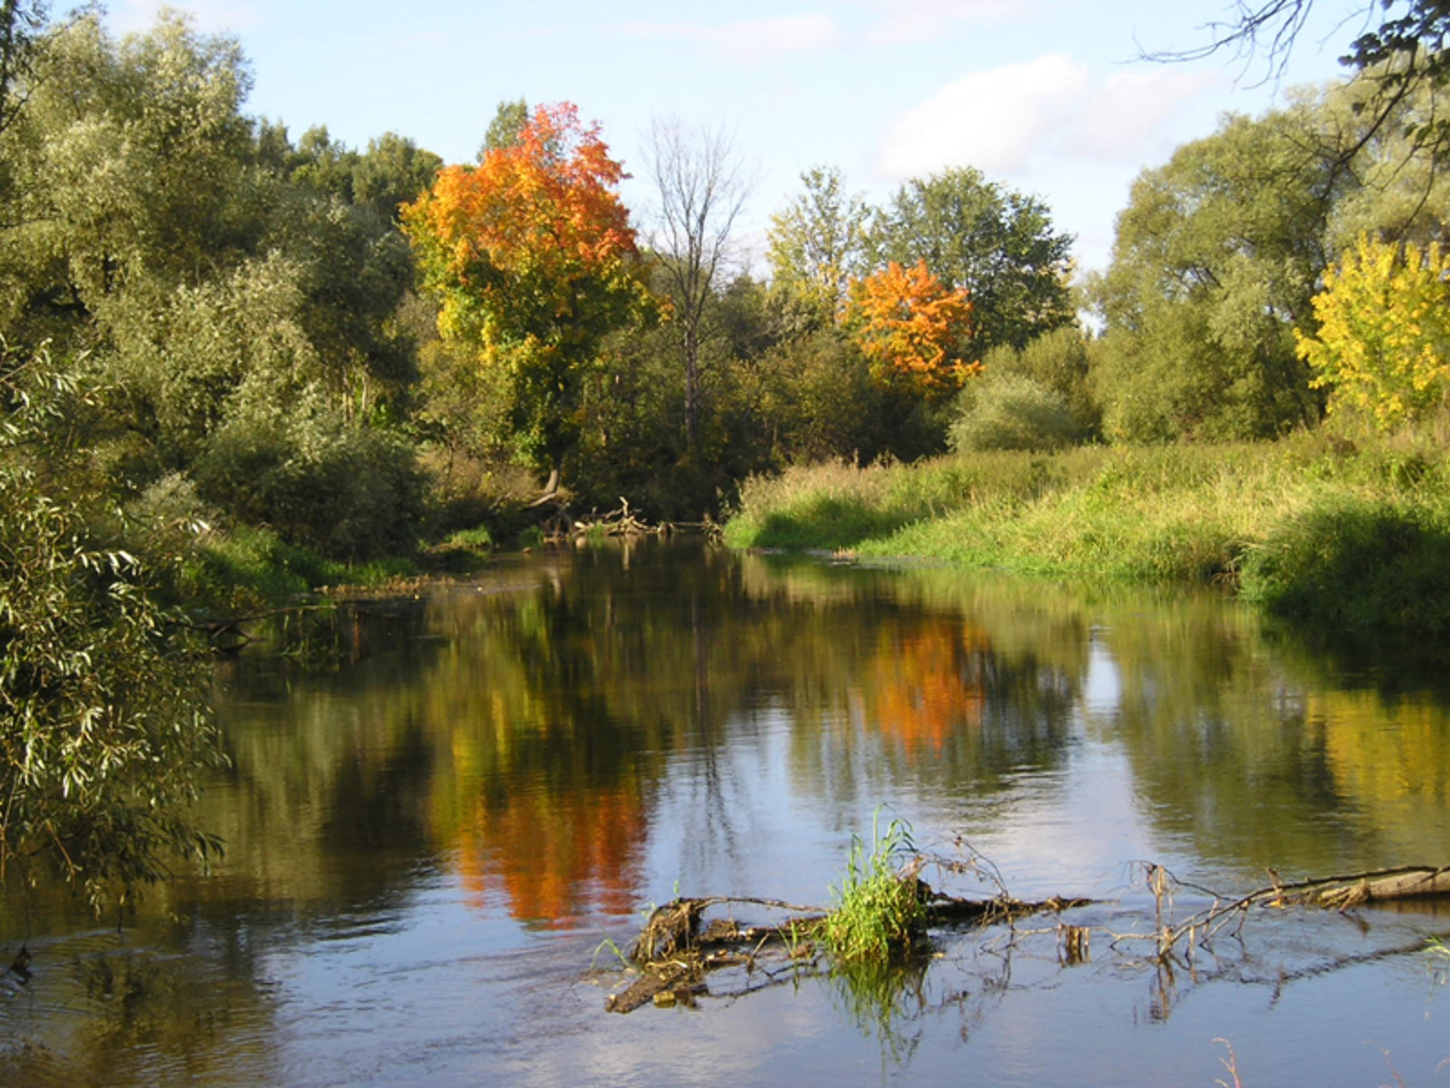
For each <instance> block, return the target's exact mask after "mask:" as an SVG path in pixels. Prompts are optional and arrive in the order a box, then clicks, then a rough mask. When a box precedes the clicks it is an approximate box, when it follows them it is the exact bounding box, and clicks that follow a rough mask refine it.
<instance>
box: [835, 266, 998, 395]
mask: <svg viewBox="0 0 1450 1088" xmlns="http://www.w3.org/2000/svg"><path fill="white" fill-rule="evenodd" d="M845 323H846V325H847V327H848V328H851V329H852V330H853V331H854V333H855V337H856V342H857V343H858V344H859V345H860V348H861V351H862V353H863V354H864V355H865V356H866V358H867V359H869V360H870V362H871V373H872V376H873V377H874V378H875V379H876V381H877V382H878V383H879V384H881V385H883V386H887V387H890V386H899V387H903V388H905V389H906V390H908V391H910V392H913V393H916V394H917V395H919V396H921V397H923V398H928V399H932V398H939V397H941V396H942V395H944V394H946V393H948V392H951V391H952V390H954V389H958V388H960V387H961V384H962V382H964V381H966V380H967V378H969V377H971V376H972V375H973V374H976V373H977V372H978V371H979V370H980V369H981V367H980V364H977V363H966V362H963V361H962V352H963V350H964V347H965V344H966V342H967V340H968V338H969V335H970V331H971V327H972V303H971V301H970V300H969V299H968V296H967V292H966V290H965V289H964V288H960V287H958V288H956V289H955V290H949V289H947V288H946V287H944V286H943V285H942V283H941V281H940V280H938V279H937V278H936V276H934V275H932V273H931V272H930V271H929V270H928V269H927V266H926V262H925V261H918V262H917V263H916V264H915V265H914V266H913V267H911V268H903V267H902V266H901V265H899V264H897V263H896V262H895V261H891V262H889V263H888V264H887V265H886V268H885V269H883V270H882V271H880V272H878V273H875V274H874V275H870V276H866V277H865V278H864V279H860V280H857V281H855V282H854V283H853V284H852V285H851V299H850V302H849V304H848V305H847V309H846V318H845Z"/></svg>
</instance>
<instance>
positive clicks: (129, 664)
mask: <svg viewBox="0 0 1450 1088" xmlns="http://www.w3.org/2000/svg"><path fill="white" fill-rule="evenodd" d="M8 362H9V360H8V359H5V358H3V357H0V794H3V795H4V797H5V798H6V802H5V805H4V806H3V808H0V877H4V876H6V875H7V870H14V871H15V875H17V876H18V877H20V878H21V879H22V880H24V879H29V878H31V877H32V875H33V874H32V873H31V872H30V869H31V867H32V866H36V867H39V866H45V865H48V866H51V867H53V868H54V869H56V870H58V871H59V872H60V874H61V875H62V876H63V877H64V879H66V880H67V881H68V882H69V883H70V884H71V885H72V886H74V887H76V888H77V889H78V890H83V891H84V892H85V894H86V896H87V898H88V899H89V901H90V902H91V904H92V905H93V906H94V907H95V908H96V910H97V911H99V910H100V909H101V908H102V907H104V906H107V905H109V904H111V903H112V902H114V901H116V900H120V901H124V900H125V898H126V897H127V896H128V894H129V893H130V892H131V890H132V889H133V888H134V887H135V886H136V885H138V884H141V883H146V882H150V881H155V880H159V879H161V878H162V877H164V876H165V875H166V872H167V864H166V863H167V861H168V859H169V857H170V856H173V855H177V854H179V855H193V856H194V855H196V854H201V855H203V856H204V855H206V854H208V853H210V852H211V851H212V850H213V849H215V848H216V847H217V846H218V843H217V841H216V840H215V839H214V838H212V837H209V836H207V835H205V834H203V833H202V832H201V831H200V830H198V829H197V828H196V826H195V825H194V824H193V823H192V822H191V816H190V811H189V810H190V806H191V803H192V802H193V801H194V800H195V799H196V796H197V790H198V782H199V779H200V777H201V775H202V774H203V773H205V772H207V771H208V770H209V769H211V768H214V767H217V766H219V765H221V764H222V763H223V762H224V757H223V755H222V752H221V748H220V743H219V738H218V736H217V733H216V730H215V727H214V725H213V723H212V719H211V716H210V713H209V710H208V707H207V703H206V698H205V682H206V677H205V673H204V672H203V667H202V662H201V659H200V656H199V655H195V654H192V653H191V652H190V650H191V647H189V646H188V645H187V644H186V642H185V639H184V637H183V633H184V631H185V628H184V627H183V626H182V625H181V624H178V623H177V622H175V621H176V620H177V617H176V616H174V615H173V614H171V613H169V612H168V611H166V610H165V609H163V608H161V607H160V606H159V605H158V604H157V600H156V597H155V595H154V594H153V592H152V585H151V583H152V576H153V574H154V573H155V567H156V566H157V565H158V563H159V561H158V563H153V564H150V565H148V564H147V563H146V562H144V561H143V560H142V559H141V558H139V557H137V556H136V555H134V554H132V553H131V552H130V551H127V550H126V549H124V548H123V547H121V546H119V545H117V544H116V543H114V541H113V540H111V539H108V535H107V533H106V529H105V527H104V526H99V527H98V519H97V518H96V517H95V515H94V512H92V511H88V510H87V509H85V508H84V507H83V506H82V503H81V500H80V499H78V498H77V496H76V495H75V494H74V493H72V492H71V491H69V490H68V488H67V483H68V482H69V478H68V472H67V469H68V465H67V463H66V457H65V452H66V451H65V449H64V440H63V438H58V437H57V435H56V433H55V432H60V433H61V434H62V435H63V434H64V433H65V432H67V431H68V430H69V428H68V426H67V425H66V421H67V420H68V419H70V418H73V417H72V415H71V412H70V409H71V408H72V407H73V406H72V405H71V404H69V403H67V402H69V401H71V400H72V399H73V398H72V397H71V396H70V394H72V393H74V391H75V385H74V383H73V380H72V376H71V374H69V373H67V372H65V371H64V370H62V369H61V368H52V366H51V364H50V361H49V360H48V359H46V358H45V357H44V356H41V357H40V358H38V359H36V360H35V361H33V362H32V363H30V364H28V365H23V366H21V367H19V368H18V369H9V368H8V367H7V366H6V364H7V363H8ZM52 455H53V456H52ZM95 507H96V509H98V510H99V509H103V504H101V503H99V502H97V503H95ZM88 515H90V516H88Z"/></svg>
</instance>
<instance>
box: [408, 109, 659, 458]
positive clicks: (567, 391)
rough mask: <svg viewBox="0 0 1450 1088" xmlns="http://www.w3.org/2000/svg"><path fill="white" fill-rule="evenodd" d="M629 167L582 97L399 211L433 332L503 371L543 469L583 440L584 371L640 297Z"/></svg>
mask: <svg viewBox="0 0 1450 1088" xmlns="http://www.w3.org/2000/svg"><path fill="white" fill-rule="evenodd" d="M627 176H628V175H626V174H625V172H624V169H623V167H622V166H621V165H620V163H619V162H617V161H615V160H614V159H612V158H610V156H609V148H608V146H607V145H606V144H605V143H604V141H603V140H602V139H601V137H600V132H599V126H598V125H597V124H594V125H588V126H585V125H583V124H581V123H580V121H579V113H578V109H577V107H575V106H574V105H573V104H571V103H568V102H564V103H559V104H557V105H543V106H539V107H538V108H537V109H535V111H534V112H533V114H532V115H531V116H530V118H529V119H528V121H527V122H525V124H524V125H523V127H522V128H521V129H520V130H519V133H518V138H517V140H516V141H515V142H513V143H511V144H509V145H508V146H505V147H494V148H490V149H489V151H488V152H487V153H486V154H485V155H484V157H483V159H482V161H481V162H480V163H479V164H478V165H477V166H472V167H470V166H449V167H447V168H445V169H443V170H441V171H439V174H438V177H437V179H436V181H435V182H434V184H433V186H432V188H431V189H429V190H428V192H426V193H424V194H423V195H422V196H421V197H419V199H418V200H417V201H416V202H414V203H413V204H411V205H408V206H407V207H405V208H404V209H403V213H402V217H403V225H404V229H405V230H406V232H407V234H408V237H409V238H410V239H411V241H412V243H413V247H414V251H415V253H416V255H417V258H418V266H419V269H420V271H421V272H422V277H423V284H424V287H425V289H426V290H428V291H429V292H431V293H432V294H433V295H434V296H435V297H436V298H437V299H438V300H439V303H440V313H439V318H438V327H439V332H440V333H441V334H442V335H443V336H444V338H445V339H451V340H463V341H467V342H470V343H475V344H477V345H478V347H479V358H480V360H481V361H482V362H484V363H485V364H490V365H501V366H505V367H507V368H508V370H509V373H510V376H511V378H512V379H513V381H512V387H513V405H512V407H513V411H512V415H513V422H514V427H515V432H516V436H517V438H518V439H519V442H520V445H521V447H522V448H523V451H524V452H525V453H526V454H528V455H530V456H531V457H532V458H533V459H534V460H535V462H536V463H537V464H538V465H539V466H540V467H542V468H553V469H557V468H558V466H559V462H560V460H561V458H562V457H563V455H564V454H565V453H566V452H567V451H568V450H569V449H570V448H571V446H572V444H573V443H575V442H577V438H578V425H579V401H580V397H581V393H582V371H583V370H584V369H586V368H587V367H588V366H589V365H590V364H592V363H593V362H594V361H595V359H596V358H597V356H598V354H599V349H600V346H601V343H602V341H603V339H604V337H605V336H606V335H607V334H608V333H610V332H612V331H614V330H615V329H617V328H620V327H622V326H624V325H626V324H628V323H629V322H631V321H632V320H634V318H635V316H636V314H637V313H638V312H639V309H640V308H641V306H642V305H643V304H644V302H645V299H646V297H647V293H646V291H645V289H644V288H643V286H642V283H641V281H640V279H639V278H638V277H637V276H636V275H635V261H634V258H635V257H636V256H637V249H636V245H635V234H634V230H633V228H632V227H631V226H630V225H629V211H628V209H627V208H626V207H625V206H624V204H623V203H622V202H621V200H620V199H619V194H618V192H617V188H618V185H619V183H620V182H621V181H623V180H624V179H625V178H626V177H627Z"/></svg>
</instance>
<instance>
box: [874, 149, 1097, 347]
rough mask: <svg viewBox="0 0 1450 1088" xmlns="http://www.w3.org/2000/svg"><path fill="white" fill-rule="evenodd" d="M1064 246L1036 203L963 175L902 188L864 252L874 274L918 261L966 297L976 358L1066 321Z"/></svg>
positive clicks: (956, 172) (1069, 317) (971, 173)
mask: <svg viewBox="0 0 1450 1088" xmlns="http://www.w3.org/2000/svg"><path fill="white" fill-rule="evenodd" d="M1071 246H1072V237H1071V236H1070V235H1067V234H1060V233H1058V232H1057V231H1056V230H1055V229H1054V228H1053V225H1052V219H1051V216H1050V214H1049V211H1048V208H1047V206H1046V205H1045V204H1044V203H1043V202H1042V201H1041V200H1039V199H1038V198H1036V197H1032V196H1027V195H1025V194H1023V193H1020V192H1017V191H1015V190H1012V189H1007V188H1005V187H1003V186H1002V185H1000V184H998V183H996V182H990V181H988V180H987V179H986V178H985V177H984V176H983V175H982V173H981V172H980V171H978V170H975V169H971V168H967V169H951V170H946V171H943V172H942V173H940V174H934V175H932V176H931V177H929V178H913V179H912V180H910V181H908V182H906V183H905V184H904V185H903V186H902V187H901V188H900V189H898V190H897V192H896V193H895V195H894V196H893V197H892V199H891V202H890V204H889V205H888V206H887V207H886V208H885V209H882V210H880V211H878V212H877V213H876V214H875V216H874V217H873V219H872V223H871V225H870V227H869V230H868V235H867V242H866V251H867V253H868V254H869V255H870V263H871V264H872V266H873V267H878V268H879V267H881V266H882V265H883V264H885V263H886V262H889V261H895V262H896V263H898V264H900V265H902V266H904V267H908V268H909V267H911V266H913V265H915V264H916V263H917V262H919V261H925V262H926V265H927V267H928V268H930V269H931V271H932V272H933V273H934V274H935V275H936V276H939V277H940V278H941V281H942V282H943V283H944V284H945V285H946V286H947V287H948V288H950V289H952V290H965V291H966V292H967V294H968V295H969V296H970V298H971V300H972V305H973V307H974V313H975V331H974V336H975V350H976V351H977V352H978V353H979V354H980V353H984V352H986V351H988V350H990V349H991V348H994V347H997V346H998V345H1002V344H1010V345H1011V346H1013V347H1019V348H1020V347H1022V346H1024V345H1025V344H1026V343H1027V342H1028V341H1030V340H1032V339H1033V338H1034V337H1036V336H1039V335H1040V334H1042V333H1044V332H1048V331H1050V330H1052V329H1055V328H1058V327H1059V326H1062V325H1068V324H1071V323H1072V321H1073V317H1074V307H1073V303H1072V299H1071V296H1070V293H1069V290H1068V280H1069V277H1070V275H1071V271H1072V264H1071V260H1070V257H1069V251H1070V249H1071Z"/></svg>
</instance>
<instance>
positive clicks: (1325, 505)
mask: <svg viewBox="0 0 1450 1088" xmlns="http://www.w3.org/2000/svg"><path fill="white" fill-rule="evenodd" d="M1446 514H1447V512H1446V511H1445V510H1444V509H1443V508H1427V507H1425V506H1424V505H1422V504H1416V503H1411V504H1406V503H1405V502H1403V501H1400V500H1397V499H1395V498H1392V497H1384V498H1378V497H1377V498H1370V497H1363V496H1352V497H1351V496H1342V495H1332V494H1331V495H1327V496H1325V497H1324V498H1322V499H1320V500H1318V501H1315V502H1312V503H1310V504H1309V505H1308V506H1307V507H1306V508H1304V509H1303V510H1301V511H1298V512H1296V513H1295V514H1294V515H1292V516H1290V517H1287V518H1285V519H1283V521H1282V522H1281V523H1280V524H1278V525H1276V526H1275V527H1274V530H1273V531H1272V532H1271V533H1270V534H1268V536H1267V538H1266V539H1265V540H1264V541H1263V543H1262V544H1261V546H1259V547H1257V548H1255V549H1254V550H1253V551H1252V552H1251V553H1250V554H1249V557H1248V559H1247V561H1246V563H1245V565H1244V574H1243V578H1244V593H1245V596H1246V597H1247V598H1248V599H1250V600H1252V601H1254V602H1256V603H1258V604H1260V605H1261V606H1263V607H1264V608H1265V609H1266V610H1267V611H1268V612H1270V613H1271V614H1273V615H1275V616H1279V617H1281V618H1284V619H1287V620H1291V621H1293V622H1295V623H1298V624H1302V625H1304V626H1307V627H1313V628H1317V629H1320V630H1328V631H1336V632H1339V633H1341V634H1344V633H1351V634H1358V635H1364V634H1374V635H1377V636H1380V637H1384V636H1387V635H1388V636H1396V635H1398V636H1401V637H1403V636H1405V635H1407V634H1411V635H1413V637H1415V638H1431V639H1437V640H1438V639H1443V638H1444V637H1445V636H1446V635H1447V634H1450V614H1447V612H1446V610H1445V607H1444V602H1445V601H1446V600H1450V519H1447V516H1446Z"/></svg>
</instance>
